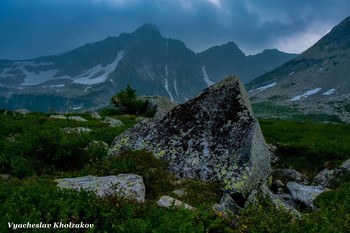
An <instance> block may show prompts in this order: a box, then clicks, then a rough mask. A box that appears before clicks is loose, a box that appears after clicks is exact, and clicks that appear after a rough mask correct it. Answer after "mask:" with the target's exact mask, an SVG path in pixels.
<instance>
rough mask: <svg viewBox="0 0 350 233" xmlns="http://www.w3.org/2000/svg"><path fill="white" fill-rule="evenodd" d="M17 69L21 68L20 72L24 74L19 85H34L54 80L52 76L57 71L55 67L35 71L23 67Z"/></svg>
mask: <svg viewBox="0 0 350 233" xmlns="http://www.w3.org/2000/svg"><path fill="white" fill-rule="evenodd" d="M19 69H21V71H22V74H24V75H25V78H24V82H23V83H22V84H21V86H35V85H38V84H40V83H44V82H47V81H50V80H54V79H55V78H53V77H54V76H55V74H56V73H57V72H58V70H57V69H54V70H48V71H37V72H29V71H28V70H27V69H26V68H24V67H20V68H19Z"/></svg>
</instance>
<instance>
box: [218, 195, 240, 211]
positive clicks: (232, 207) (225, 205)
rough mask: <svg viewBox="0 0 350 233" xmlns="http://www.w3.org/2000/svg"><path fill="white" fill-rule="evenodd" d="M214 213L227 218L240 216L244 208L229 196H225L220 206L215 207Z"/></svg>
mask: <svg viewBox="0 0 350 233" xmlns="http://www.w3.org/2000/svg"><path fill="white" fill-rule="evenodd" d="M213 208H214V211H216V212H217V213H220V212H221V213H223V214H224V215H225V216H227V215H232V214H239V213H240V212H241V211H242V210H243V208H241V207H239V206H238V205H237V204H236V202H235V201H234V200H233V199H232V197H231V196H230V195H229V194H224V195H223V196H222V198H221V200H220V204H215V205H214V206H213Z"/></svg>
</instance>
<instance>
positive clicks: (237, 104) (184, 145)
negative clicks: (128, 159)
mask: <svg viewBox="0 0 350 233" xmlns="http://www.w3.org/2000/svg"><path fill="white" fill-rule="evenodd" d="M140 149H146V150H148V151H151V152H153V155H154V156H155V157H156V158H160V159H163V160H166V161H168V162H169V168H170V169H171V170H172V171H174V172H175V173H176V174H177V175H178V177H186V178H199V179H202V180H204V181H219V182H221V184H222V186H223V189H224V190H225V191H228V192H229V193H242V194H243V195H244V194H249V193H250V192H251V190H254V189H256V188H257V186H258V184H259V183H265V182H266V181H267V180H268V178H269V177H270V172H271V167H270V157H269V156H270V155H269V152H268V150H267V148H266V144H265V140H264V138H263V136H262V133H261V130H260V126H259V123H258V121H257V120H256V118H255V117H254V116H253V112H252V108H251V105H250V101H249V99H248V96H247V93H246V91H245V89H244V86H243V85H242V84H241V82H240V81H239V80H238V78H236V77H234V76H230V77H229V78H227V79H225V80H224V81H222V82H220V83H218V84H215V85H213V86H210V87H209V88H207V89H205V90H204V91H203V92H202V93H201V94H200V95H199V96H198V97H196V98H195V99H192V100H189V101H187V102H186V103H184V104H181V105H179V106H177V107H175V108H174V109H172V110H171V111H170V112H168V113H167V114H166V115H165V116H164V117H163V118H160V119H158V120H156V121H150V122H148V123H143V122H141V123H139V124H137V125H135V126H134V127H132V128H130V129H129V130H127V131H125V132H124V133H122V134H121V135H119V136H117V137H116V138H115V139H114V141H113V143H112V146H111V147H110V149H109V151H108V155H109V156H116V155H118V154H119V153H120V152H121V151H123V150H140Z"/></svg>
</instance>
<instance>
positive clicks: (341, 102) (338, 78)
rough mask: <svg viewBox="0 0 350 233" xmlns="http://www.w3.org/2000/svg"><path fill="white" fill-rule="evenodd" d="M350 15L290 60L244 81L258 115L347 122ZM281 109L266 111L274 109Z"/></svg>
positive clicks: (349, 100) (349, 116)
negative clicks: (248, 81)
mask: <svg viewBox="0 0 350 233" xmlns="http://www.w3.org/2000/svg"><path fill="white" fill-rule="evenodd" d="M349 74H350V17H347V18H346V19H344V20H343V21H342V22H341V23H339V24H338V25H337V26H335V27H334V28H333V29H332V30H331V31H330V32H329V33H328V34H327V35H325V36H324V37H323V38H321V39H320V40H319V41H318V42H317V43H316V44H314V45H313V46H312V47H310V48H309V49H308V50H306V51H305V52H303V53H302V54H300V55H299V56H298V57H296V58H295V59H293V60H290V61H289V62H287V63H285V64H283V65H282V66H280V67H278V68H276V69H275V70H273V71H271V72H268V73H266V74H264V75H262V76H260V77H258V78H257V79H255V80H253V81H252V82H250V83H249V84H248V85H247V88H248V90H250V92H249V93H250V96H251V100H252V102H253V103H254V104H255V106H260V107H259V109H262V108H265V111H264V112H261V113H259V114H261V115H260V116H264V117H274V116H275V117H276V116H277V117H279V116H281V117H284V118H286V117H288V115H289V116H292V115H294V114H297V115H298V114H299V115H301V114H302V115H307V114H310V115H323V116H324V117H325V118H329V119H331V118H332V117H333V119H334V118H336V120H340V121H345V122H350V81H349ZM280 107H282V108H283V109H284V111H281V109H279V110H278V111H271V112H270V111H266V109H268V108H269V109H270V110H271V109H278V108H280Z"/></svg>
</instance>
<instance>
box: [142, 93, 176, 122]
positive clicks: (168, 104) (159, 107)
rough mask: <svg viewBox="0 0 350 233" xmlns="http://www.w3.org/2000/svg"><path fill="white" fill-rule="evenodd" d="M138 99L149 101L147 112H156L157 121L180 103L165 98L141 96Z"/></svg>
mask: <svg viewBox="0 0 350 233" xmlns="http://www.w3.org/2000/svg"><path fill="white" fill-rule="evenodd" d="M137 98H138V99H139V100H142V101H148V105H147V111H150V112H152V111H153V112H155V115H154V118H155V119H159V118H162V117H163V116H165V114H167V113H168V112H169V111H170V110H172V109H173V108H175V107H176V106H177V105H178V103H176V102H175V101H172V100H171V99H169V98H168V97H165V96H139V97H137Z"/></svg>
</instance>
